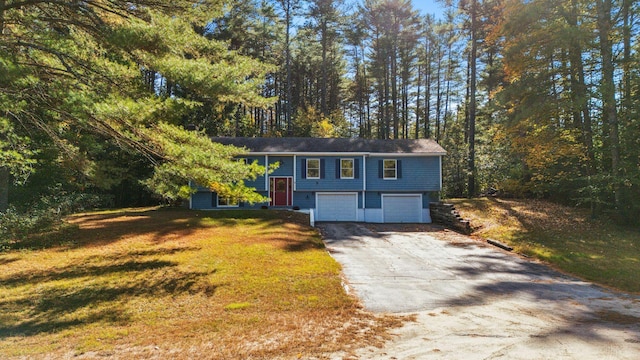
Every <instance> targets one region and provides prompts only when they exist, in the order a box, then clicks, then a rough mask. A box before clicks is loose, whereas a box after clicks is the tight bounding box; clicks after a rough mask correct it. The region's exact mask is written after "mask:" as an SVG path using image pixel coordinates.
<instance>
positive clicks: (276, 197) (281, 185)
mask: <svg viewBox="0 0 640 360" xmlns="http://www.w3.org/2000/svg"><path fill="white" fill-rule="evenodd" d="M291 182H292V181H291V178H287V177H273V178H271V181H270V190H271V195H270V196H271V204H270V205H271V206H291V203H292V201H291V197H292V196H291V195H292V193H293V192H292V186H291Z"/></svg>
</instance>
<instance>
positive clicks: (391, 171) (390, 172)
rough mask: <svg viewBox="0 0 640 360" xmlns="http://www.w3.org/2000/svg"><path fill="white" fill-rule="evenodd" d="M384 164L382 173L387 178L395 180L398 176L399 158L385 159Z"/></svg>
mask: <svg viewBox="0 0 640 360" xmlns="http://www.w3.org/2000/svg"><path fill="white" fill-rule="evenodd" d="M383 166H384V167H383V171H382V174H383V178H384V179H385V180H395V179H397V178H398V171H397V170H398V169H397V167H398V162H397V160H384V162H383Z"/></svg>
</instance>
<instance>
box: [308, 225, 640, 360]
mask: <svg viewBox="0 0 640 360" xmlns="http://www.w3.org/2000/svg"><path fill="white" fill-rule="evenodd" d="M318 227H319V228H320V231H321V232H322V234H323V238H324V241H325V243H326V246H327V248H328V250H329V252H330V253H331V255H332V256H333V257H334V258H335V259H336V260H337V261H338V262H340V263H341V264H342V266H343V272H344V275H345V278H346V283H347V286H348V288H349V289H350V291H353V292H354V293H355V295H357V296H358V297H359V298H360V299H361V301H362V303H363V305H364V306H365V307H366V308H367V309H368V310H370V311H373V312H380V313H397V314H408V313H411V314H416V321H415V322H409V323H407V324H406V325H405V326H404V327H403V328H402V329H399V330H397V331H396V332H395V337H394V339H393V340H392V341H390V342H389V343H388V344H387V345H386V346H385V347H384V348H383V349H363V350H362V352H361V353H360V354H359V355H360V357H361V358H363V359H364V358H367V359H374V358H375V359H423V358H429V359H498V358H504V359H581V360H584V359H639V358H640V297H638V296H631V295H625V294H620V293H615V292H611V291H608V290H606V289H603V288H601V287H598V286H595V285H593V284H591V283H588V282H585V281H582V280H579V279H576V278H573V277H569V276H566V275H563V274H561V273H558V272H556V271H554V270H552V269H550V268H548V267H547V266H544V265H542V264H539V263H537V262H534V261H532V260H529V259H525V258H522V257H520V256H518V255H515V254H512V253H508V252H506V251H503V250H501V249H498V248H495V247H493V246H490V245H486V244H485V243H482V242H480V241H477V240H474V239H471V238H469V237H465V236H461V235H458V234H455V233H452V232H445V231H443V230H441V229H438V228H435V227H431V226H425V225H369V224H354V223H324V224H318ZM639 281H640V280H639Z"/></svg>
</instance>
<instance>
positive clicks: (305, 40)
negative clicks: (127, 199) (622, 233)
mask: <svg viewBox="0 0 640 360" xmlns="http://www.w3.org/2000/svg"><path fill="white" fill-rule="evenodd" d="M440 3H441V4H443V6H444V7H445V8H446V11H445V12H444V14H443V15H441V16H440V17H436V16H434V15H429V14H420V13H419V12H418V11H416V9H415V8H414V3H412V2H411V1H410V0H364V1H355V0H247V1H240V0H219V1H201V2H195V3H194V2H183V1H168V0H150V1H127V2H124V1H122V2H120V1H97V0H96V1H80V2H61V1H60V2H57V1H53V2H51V1H9V0H4V1H2V0H0V28H1V29H2V37H1V38H0V87H1V88H2V93H1V94H0V107H1V108H0V109H1V111H2V112H1V113H0V117H1V118H2V119H1V121H0V148H1V149H2V150H3V152H2V155H0V165H2V167H0V187H1V185H2V183H3V181H2V179H4V178H7V176H6V175H7V174H9V173H11V174H12V177H13V178H14V179H16V180H18V181H19V180H24V179H25V178H26V177H27V175H29V174H33V175H31V176H32V178H34V177H37V174H38V171H40V173H42V171H43V169H47V170H46V171H49V170H51V169H56V164H61V165H62V166H60V167H59V168H62V169H66V170H64V171H62V170H59V169H58V170H56V171H58V172H57V173H56V174H58V173H60V174H61V175H64V176H66V177H67V178H69V179H72V180H73V181H76V182H81V183H85V182H86V183H87V184H93V185H91V186H99V187H102V188H109V187H111V188H113V187H114V186H123V185H122V184H124V183H122V182H121V183H120V184H121V185H117V183H118V179H123V178H126V176H124V174H125V173H126V172H127V171H129V172H131V171H132V169H135V170H136V171H138V172H139V174H136V175H135V176H133V175H132V176H129V178H128V179H127V180H126V183H127V184H130V183H131V182H132V181H133V179H135V178H141V177H145V176H146V178H147V180H146V181H145V184H147V186H148V187H149V188H151V189H154V191H155V192H156V193H159V194H162V195H164V196H166V197H168V198H176V197H178V196H179V195H184V194H185V190H187V189H186V188H185V184H186V183H187V180H188V179H192V180H195V181H197V182H198V183H199V184H205V186H212V187H214V186H215V187H218V188H220V189H221V191H227V192H230V193H233V194H237V195H238V196H240V195H242V196H247V198H250V195H248V194H249V193H250V191H249V190H250V189H245V188H244V187H243V185H242V181H241V179H242V178H243V177H246V178H251V177H252V176H255V175H257V174H258V173H260V172H261V171H265V169H261V168H260V167H258V166H254V165H251V164H247V165H243V164H236V163H235V161H234V160H233V158H234V155H237V154H239V153H238V151H239V150H233V149H223V148H219V147H216V146H215V145H213V144H209V142H208V141H205V140H204V139H205V138H206V136H207V135H215V136H291V135H294V136H359V137H365V138H379V139H393V138H434V139H435V140H437V141H438V142H440V143H441V144H442V145H444V147H445V148H446V149H447V151H448V156H447V157H445V160H444V163H443V172H444V182H443V184H444V187H445V189H444V193H445V196H451V197H454V196H474V195H477V194H479V193H481V192H482V191H483V190H485V189H488V188H491V187H495V188H499V189H501V190H502V191H503V192H504V193H508V194H511V195H513V196H523V197H544V198H551V199H555V200H557V201H561V202H565V203H572V204H578V205H588V206H590V207H591V208H592V210H593V213H594V214H602V213H609V212H612V213H615V214H616V216H618V217H621V218H623V219H627V220H633V214H635V213H637V211H638V209H640V205H639V204H640V201H639V200H640V160H639V159H640V155H639V154H640V150H639V149H640V144H639V143H638V141H640V140H639V139H640V124H638V113H640V100H639V99H640V97H638V96H637V95H638V94H637V93H638V89H639V88H640V74H639V73H638V68H640V66H639V64H640V52H639V50H640V32H639V31H638V29H640V26H638V24H639V21H640V7H638V4H637V2H634V1H631V0H571V1H560V0H536V1H522V0H460V1H443V2H440ZM185 128H191V129H198V131H195V132H194V131H186V130H184V129H185ZM121 149H125V150H121ZM207 154H209V155H207ZM211 154H215V155H213V156H211ZM114 159H119V162H116V161H114ZM43 164H46V166H45V165H43ZM70 169H74V170H73V171H72V170H70ZM34 170H36V172H35V173H34V172H33V171H34ZM3 174H4V175H3ZM32 182H36V181H32ZM230 185H233V188H232V187H231V186H230ZM0 190H2V189H1V188H0ZM0 194H2V191H0ZM0 199H2V196H0ZM253 199H255V198H253ZM0 205H1V204H0Z"/></svg>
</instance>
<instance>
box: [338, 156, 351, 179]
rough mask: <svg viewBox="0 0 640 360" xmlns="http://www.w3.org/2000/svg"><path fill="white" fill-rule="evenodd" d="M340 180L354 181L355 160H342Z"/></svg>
mask: <svg viewBox="0 0 640 360" xmlns="http://www.w3.org/2000/svg"><path fill="white" fill-rule="evenodd" d="M340 178H341V179H353V159H340Z"/></svg>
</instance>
